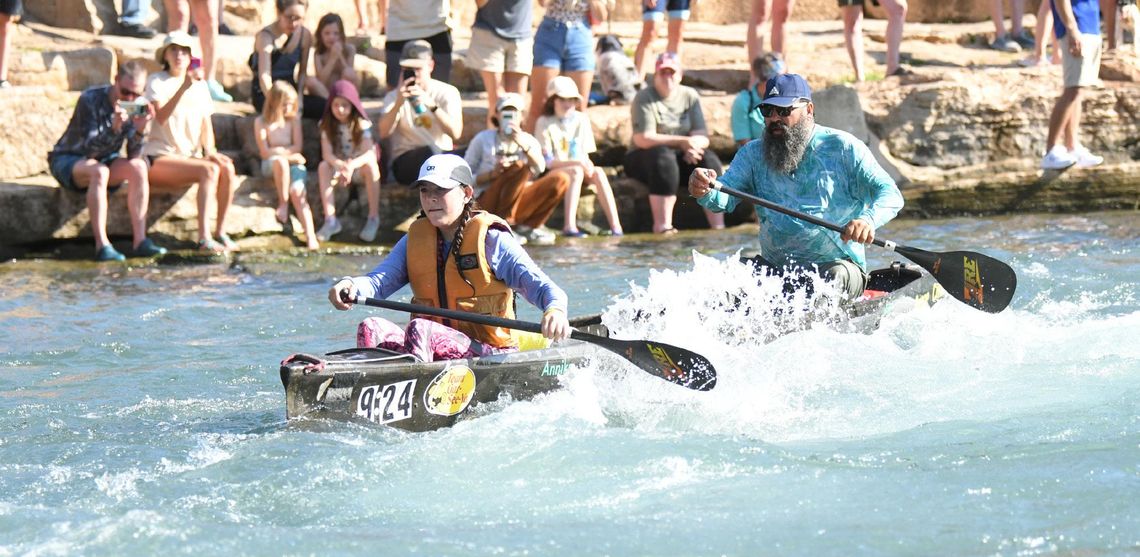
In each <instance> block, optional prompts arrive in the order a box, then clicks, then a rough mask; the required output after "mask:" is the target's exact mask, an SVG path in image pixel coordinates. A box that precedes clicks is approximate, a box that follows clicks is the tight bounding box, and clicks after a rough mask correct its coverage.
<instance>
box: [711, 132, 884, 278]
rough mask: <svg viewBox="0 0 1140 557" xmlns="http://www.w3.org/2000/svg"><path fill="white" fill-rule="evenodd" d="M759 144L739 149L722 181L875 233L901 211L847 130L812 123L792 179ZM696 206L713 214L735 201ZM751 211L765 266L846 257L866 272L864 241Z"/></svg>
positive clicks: (715, 197) (717, 197)
mask: <svg viewBox="0 0 1140 557" xmlns="http://www.w3.org/2000/svg"><path fill="white" fill-rule="evenodd" d="M763 144H764V138H760V139H758V140H756V141H752V142H751V143H748V144H747V145H745V146H744V147H741V148H740V150H739V151H737V152H736V156H735V157H734V158H733V159H732V164H731V165H730V166H729V169H728V172H726V173H725V175H724V176H722V177H721V178H720V181H721V182H723V183H724V184H725V185H727V186H729V187H731V188H733V189H738V190H740V191H743V192H746V193H751V194H753V195H756V196H758V197H763V198H764V199H767V200H769V201H772V202H773V203H777V204H779V205H783V206H785V207H789V208H792V209H797V210H799V211H800V212H803V213H807V214H809V215H812V216H814V217H818V218H821V219H823V220H826V221H829V222H833V223H835V224H838V225H840V226H843V225H845V224H847V222H849V221H851V220H853V219H857V218H859V219H863V220H865V221H867V222H869V223H870V224H871V226H872V227H873V228H876V229H878V228H879V227H881V226H883V225H884V224H886V223H887V222H888V221H890V220H891V219H892V218H894V217H895V215H897V214H898V212H899V209H902V206H903V197H902V192H900V191H899V188H898V186H896V185H895V182H894V180H892V179H891V177H890V176H889V175H888V174H887V172H886V171H885V170H883V168H882V167H881V166H879V163H878V162H876V161H875V158H874V156H873V155H872V154H871V150H870V149H868V148H867V146H866V145H864V144H863V142H862V141H859V140H858V139H856V138H855V136H853V135H851V134H849V133H847V132H844V131H841V130H836V129H833V128H828V127H825V126H820V125H816V126H815V129H814V130H813V132H812V135H811V140H810V143H809V144H808V148H807V151H806V152H805V153H804V157H803V160H802V161H800V164H799V167H797V168H796V170H795V172H793V173H792V174H791V175H787V174H782V173H779V172H776V171H773V170H771V169H770V168H768V165H767V163H765V162H764V154H763ZM698 203H700V204H701V205H702V206H704V207H706V208H708V209H710V210H713V211H719V212H729V211H732V210H733V209H735V208H736V206H737V205H738V204H739V203H740V201H739V200H738V199H737V198H735V197H732V196H730V195H728V194H727V193H724V192H721V191H717V190H710V191H709V193H708V194H706V195H705V196H704V197H702V198H700V199H699V200H698ZM756 212H757V214H758V215H759V217H760V250H761V254H762V255H763V257H764V258H765V259H767V260H768V261H770V262H772V263H775V264H777V265H787V264H790V263H792V262H799V263H827V262H830V261H836V260H839V259H850V260H851V261H854V262H855V263H857V264H858V265H859V266H860V267H862V268H863V269H866V268H867V261H866V258H865V256H864V249H863V244H860V243H857V242H844V241H842V240H840V238H839V233H837V232H833V231H831V230H828V229H826V228H823V227H821V226H816V225H814V224H811V223H808V222H804V221H802V220H799V219H797V218H795V217H791V216H788V215H785V214H783V213H778V212H776V211H772V210H769V209H764V208H762V207H757V208H756Z"/></svg>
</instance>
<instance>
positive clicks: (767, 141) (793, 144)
mask: <svg viewBox="0 0 1140 557" xmlns="http://www.w3.org/2000/svg"><path fill="white" fill-rule="evenodd" d="M814 125H815V117H814V116H812V115H811V114H804V116H803V118H800V121H799V122H797V123H796V125H794V126H792V127H785V126H784V124H783V123H782V122H780V123H773V124H771V125H769V126H767V127H766V128H764V143H763V145H764V162H766V163H768V168H771V169H772V170H774V171H776V172H779V173H780V174H788V175H790V174H791V173H792V172H794V171H795V170H796V167H798V166H799V165H800V161H801V160H803V158H804V152H805V151H807V147H808V143H809V142H810V140H811V130H812V128H813V127H814ZM775 127H782V128H784V136H783V137H778V136H775V135H772V130H773V129H774V128H775Z"/></svg>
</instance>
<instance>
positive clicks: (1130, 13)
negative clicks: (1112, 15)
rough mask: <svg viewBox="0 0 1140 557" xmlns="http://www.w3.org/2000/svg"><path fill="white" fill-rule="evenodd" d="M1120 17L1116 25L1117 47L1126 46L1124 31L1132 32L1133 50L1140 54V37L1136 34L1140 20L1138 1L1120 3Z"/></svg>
mask: <svg viewBox="0 0 1140 557" xmlns="http://www.w3.org/2000/svg"><path fill="white" fill-rule="evenodd" d="M1119 7H1120V17H1118V18H1117V20H1116V21H1117V23H1118V25H1117V26H1116V45H1117V47H1121V48H1122V47H1123V46H1124V31H1126V30H1127V31H1131V32H1132V51H1133V52H1135V53H1136V54H1137V55H1140V37H1137V36H1136V24H1137V23H1138V22H1140V9H1138V8H1137V7H1136V1H1135V0H1132V1H1125V2H1120V3H1119Z"/></svg>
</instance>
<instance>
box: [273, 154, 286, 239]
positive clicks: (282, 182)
mask: <svg viewBox="0 0 1140 557" xmlns="http://www.w3.org/2000/svg"><path fill="white" fill-rule="evenodd" d="M269 168H270V169H271V170H272V172H273V186H274V187H275V188H277V222H280V223H281V224H285V223H286V222H287V221H288V220H289V190H288V188H289V161H288V160H286V159H285V157H273V158H271V159H269Z"/></svg>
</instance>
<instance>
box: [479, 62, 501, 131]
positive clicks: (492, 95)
mask: <svg viewBox="0 0 1140 557" xmlns="http://www.w3.org/2000/svg"><path fill="white" fill-rule="evenodd" d="M479 75H480V76H481V77H482V78H483V90H484V91H486V92H487V129H490V128H493V127H495V125H494V124H493V123H492V122H491V118H494V117H495V104H496V103H498V102H499V92H500V91H501V90H502V86H501V85H500V82H501V81H502V74H500V73H499V72H490V71H486V70H483V71H480V72H479Z"/></svg>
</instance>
